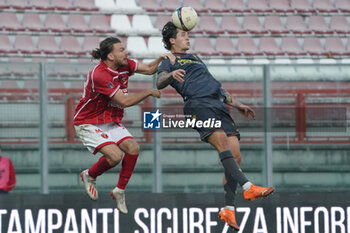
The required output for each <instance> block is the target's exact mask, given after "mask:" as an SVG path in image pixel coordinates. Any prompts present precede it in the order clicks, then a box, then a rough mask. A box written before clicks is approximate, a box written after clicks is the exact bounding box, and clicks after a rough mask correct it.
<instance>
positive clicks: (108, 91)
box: [74, 59, 137, 125]
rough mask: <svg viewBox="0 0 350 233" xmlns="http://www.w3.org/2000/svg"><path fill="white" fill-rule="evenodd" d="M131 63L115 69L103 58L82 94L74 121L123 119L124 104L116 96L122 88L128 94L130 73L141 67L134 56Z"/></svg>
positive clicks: (99, 122)
mask: <svg viewBox="0 0 350 233" xmlns="http://www.w3.org/2000/svg"><path fill="white" fill-rule="evenodd" d="M127 60H128V65H126V66H123V67H119V68H118V69H117V70H113V69H112V68H110V67H108V66H107V65H106V64H105V63H104V62H103V61H100V63H99V64H97V65H96V66H95V67H94V68H93V69H92V71H90V73H89V75H88V76H87V77H86V80H85V83H84V93H83V95H82V96H81V98H80V102H79V103H78V105H77V108H76V110H75V114H74V125H80V124H104V123H110V122H118V123H120V122H121V120H122V118H123V115H124V108H123V107H122V106H120V105H119V104H117V103H115V102H114V101H113V100H112V97H113V96H114V94H115V93H116V92H117V91H118V90H119V89H121V90H122V91H123V92H124V94H126V95H127V93H128V90H127V87H128V80H129V76H131V75H133V74H134V73H135V71H136V70H137V62H136V61H134V60H131V59H127Z"/></svg>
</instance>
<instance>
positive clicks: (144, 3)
mask: <svg viewBox="0 0 350 233" xmlns="http://www.w3.org/2000/svg"><path fill="white" fill-rule="evenodd" d="M139 4H140V6H141V7H142V8H143V9H145V10H146V11H148V12H162V11H164V9H163V8H162V7H161V6H160V4H158V1H157V0H140V1H139Z"/></svg>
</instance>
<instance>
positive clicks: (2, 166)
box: [0, 156, 16, 192]
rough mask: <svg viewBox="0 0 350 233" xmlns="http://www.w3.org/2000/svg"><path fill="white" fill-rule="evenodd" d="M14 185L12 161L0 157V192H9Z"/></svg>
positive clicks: (14, 176)
mask: <svg viewBox="0 0 350 233" xmlns="http://www.w3.org/2000/svg"><path fill="white" fill-rule="evenodd" d="M15 185H16V172H15V169H14V168H13V164H12V161H11V160H10V159H9V158H7V157H3V156H0V190H4V191H6V192H9V191H11V190H12V189H13V188H14V187H15Z"/></svg>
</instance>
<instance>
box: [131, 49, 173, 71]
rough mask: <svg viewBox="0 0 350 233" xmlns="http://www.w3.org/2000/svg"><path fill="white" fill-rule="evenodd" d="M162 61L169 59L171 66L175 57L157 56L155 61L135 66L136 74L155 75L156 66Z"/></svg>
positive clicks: (166, 54)
mask: <svg viewBox="0 0 350 233" xmlns="http://www.w3.org/2000/svg"><path fill="white" fill-rule="evenodd" d="M163 59H169V60H170V63H171V64H174V63H175V59H176V58H175V56H174V55H173V54H172V53H165V54H163V55H161V56H159V57H158V58H157V59H155V60H153V61H151V62H150V63H147V64H143V63H141V64H139V65H138V66H137V70H136V73H140V74H147V75H151V74H155V73H156V72H157V70H158V65H159V64H160V63H161V62H162V60H163Z"/></svg>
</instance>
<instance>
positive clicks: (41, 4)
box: [29, 0, 55, 11]
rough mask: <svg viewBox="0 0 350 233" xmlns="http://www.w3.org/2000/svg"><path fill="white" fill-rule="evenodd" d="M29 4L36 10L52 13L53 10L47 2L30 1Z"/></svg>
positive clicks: (41, 0)
mask: <svg viewBox="0 0 350 233" xmlns="http://www.w3.org/2000/svg"><path fill="white" fill-rule="evenodd" d="M29 2H30V5H32V6H33V7H34V8H35V9H36V10H44V11H53V10H54V9H55V7H53V6H52V5H51V3H50V1H47V0H30V1H29Z"/></svg>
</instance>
